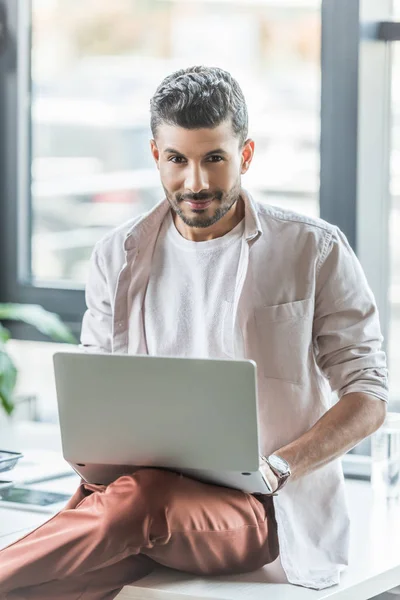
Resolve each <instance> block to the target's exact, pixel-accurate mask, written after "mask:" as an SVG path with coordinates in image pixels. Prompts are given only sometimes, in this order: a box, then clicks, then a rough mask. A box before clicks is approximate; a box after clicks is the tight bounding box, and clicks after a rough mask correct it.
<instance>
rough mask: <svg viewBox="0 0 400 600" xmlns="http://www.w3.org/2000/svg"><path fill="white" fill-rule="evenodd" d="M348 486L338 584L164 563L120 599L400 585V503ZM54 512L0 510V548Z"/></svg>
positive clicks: (274, 595) (260, 598)
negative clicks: (346, 559) (285, 581)
mask: <svg viewBox="0 0 400 600" xmlns="http://www.w3.org/2000/svg"><path fill="white" fill-rule="evenodd" d="M54 449H55V448H54ZM78 483H79V478H78V477H77V476H73V477H71V478H65V479H60V480H57V481H54V482H46V483H42V484H36V486H35V487H37V488H40V489H48V490H50V489H51V490H54V491H62V492H68V493H71V494H72V493H73V491H74V490H75V489H76V486H77V484H78ZM346 488H347V493H348V501H349V509H350V516H351V523H352V525H351V528H352V529H351V546H350V566H349V568H348V569H347V570H346V571H345V572H343V573H342V577H341V583H340V585H339V586H334V587H332V588H328V589H326V590H321V591H315V590H309V589H305V588H301V587H298V586H293V585H282V584H273V583H270V582H268V578H267V576H266V574H265V572H264V570H263V569H261V570H259V571H256V572H254V573H250V574H245V575H238V576H229V577H228V576H225V577H213V578H198V577H193V576H188V575H186V574H184V573H181V572H178V571H173V570H170V569H164V568H161V567H160V569H157V571H156V572H154V573H152V574H151V575H149V576H148V577H145V578H143V579H141V580H140V581H138V582H137V583H136V584H134V585H131V586H126V587H125V588H124V589H123V590H122V591H121V592H120V594H118V600H146V599H148V600H172V599H175V598H182V600H184V599H186V600H188V599H189V598H190V599H192V600H199V599H205V598H207V599H208V600H268V599H269V598H270V599H271V600H272V599H273V600H312V599H315V600H323V599H328V598H329V599H331V600H333V599H335V600H367V599H368V598H373V597H374V596H376V595H378V594H379V593H381V592H384V591H386V590H389V589H391V588H393V587H395V586H396V585H400V502H399V503H396V502H391V503H386V502H381V501H379V500H378V499H376V498H374V496H373V494H372V490H371V487H370V485H369V484H368V483H366V482H359V481H352V480H347V481H346ZM50 516H51V515H43V514H39V513H35V514H33V513H27V512H25V511H19V510H9V509H0V548H2V547H4V546H6V545H8V544H9V543H12V542H13V541H15V540H16V539H18V538H19V537H21V536H22V535H25V533H27V532H28V531H30V530H31V529H33V528H34V527H37V526H38V525H40V524H41V523H43V522H44V521H46V520H47V519H48V518H49V517H50ZM10 523H11V524H12V527H10ZM10 529H12V531H10ZM393 598H394V596H393Z"/></svg>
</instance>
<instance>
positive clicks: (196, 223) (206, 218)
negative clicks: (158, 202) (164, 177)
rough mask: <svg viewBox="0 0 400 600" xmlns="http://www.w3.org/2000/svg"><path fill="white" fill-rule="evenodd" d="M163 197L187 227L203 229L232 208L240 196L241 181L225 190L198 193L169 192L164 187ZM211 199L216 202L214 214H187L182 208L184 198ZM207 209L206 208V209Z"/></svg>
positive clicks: (193, 199)
mask: <svg viewBox="0 0 400 600" xmlns="http://www.w3.org/2000/svg"><path fill="white" fill-rule="evenodd" d="M163 188H164V192H165V197H166V198H167V200H168V202H169V204H170V206H171V208H172V210H173V211H174V212H175V213H176V214H177V215H178V216H179V217H180V218H181V219H182V221H183V222H184V223H185V225H187V226H188V227H199V228H203V229H205V228H206V227H211V225H214V223H217V222H218V221H219V220H220V219H222V217H224V216H225V215H226V214H227V213H228V212H229V211H230V209H231V208H232V206H233V205H234V204H235V203H236V202H237V201H238V200H239V198H240V190H241V182H240V180H238V181H237V182H236V183H235V184H234V186H233V187H232V188H231V189H230V190H229V191H227V192H224V191H223V190H216V191H214V192H212V193H204V192H203V193H199V194H180V193H177V194H170V193H169V192H168V190H167V189H166V188H165V187H164V185H163ZM211 199H212V200H213V201H216V202H217V203H218V206H217V208H216V209H215V210H214V214H212V215H207V214H202V213H199V214H194V215H193V214H192V215H190V216H189V215H188V214H187V213H186V212H185V211H184V210H183V209H182V203H183V202H184V201H185V200H192V201H195V200H199V201H200V200H211ZM206 210H208V209H206Z"/></svg>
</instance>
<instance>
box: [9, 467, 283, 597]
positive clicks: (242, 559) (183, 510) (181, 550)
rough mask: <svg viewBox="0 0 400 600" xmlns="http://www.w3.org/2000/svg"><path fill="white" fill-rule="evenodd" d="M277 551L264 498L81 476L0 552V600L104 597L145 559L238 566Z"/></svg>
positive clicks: (185, 484) (185, 481)
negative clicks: (60, 501) (58, 503)
mask: <svg viewBox="0 0 400 600" xmlns="http://www.w3.org/2000/svg"><path fill="white" fill-rule="evenodd" d="M278 553H279V546H278V539H277V531H276V522H275V517H274V512H273V505H272V500H271V499H267V502H266V503H265V505H263V504H261V503H260V502H258V500H256V499H255V498H254V497H253V496H251V495H250V494H246V493H244V492H240V491H237V490H232V489H229V488H223V487H219V486H215V485H210V484H206V483H202V482H199V481H196V480H193V479H191V478H188V477H183V476H181V475H178V474H176V473H172V472H169V471H166V470H161V469H140V470H138V471H136V472H135V473H133V474H132V475H124V476H122V477H120V478H119V479H117V480H116V481H114V482H113V483H111V484H110V485H109V486H107V487H106V486H91V485H88V484H85V483H82V484H81V485H80V487H79V489H78V490H77V492H76V493H75V494H74V496H73V497H72V498H71V500H70V501H69V502H68V503H67V505H66V507H65V508H64V509H63V510H62V511H61V512H59V513H58V514H57V515H55V516H54V517H52V518H51V519H49V520H48V521H47V522H46V523H44V524H43V525H41V526H40V527H38V528H37V529H35V530H34V531H32V532H31V533H29V534H27V535H26V536H25V537H23V538H21V539H20V540H17V541H16V542H14V543H13V544H11V545H10V546H8V547H6V548H4V549H3V550H1V551H0V564H1V571H0V598H1V599H2V600H3V598H4V599H7V600H22V599H25V598H29V599H35V600H39V599H40V600H42V599H43V598H51V597H52V598H53V599H56V598H59V599H60V600H61V599H62V600H78V598H79V599H82V600H83V599H85V600H86V599H87V600H89V599H90V600H100V599H103V600H105V599H106V598H107V600H108V599H111V598H114V597H115V596H116V595H117V594H118V592H119V590H120V589H121V588H122V587H123V586H124V585H127V584H129V583H133V582H134V581H136V580H137V579H139V578H140V577H143V575H145V574H147V573H148V572H150V571H151V570H152V566H153V564H154V563H152V561H155V562H157V563H160V564H163V565H166V566H169V567H172V568H176V569H180V570H183V571H187V572H190V573H195V574H222V573H240V572H247V571H252V570H255V569H258V568H260V567H261V566H263V565H265V564H268V563H271V562H272V561H274V560H275V559H276V557H277V556H278ZM145 557H148V558H149V559H151V560H146V558H145ZM1 594H3V597H2V596H1ZM18 594H20V595H18Z"/></svg>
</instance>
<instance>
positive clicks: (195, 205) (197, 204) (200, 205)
mask: <svg viewBox="0 0 400 600" xmlns="http://www.w3.org/2000/svg"><path fill="white" fill-rule="evenodd" d="M212 201H213V199H211V200H201V201H197V202H196V201H194V200H185V204H187V205H188V206H190V208H192V209H194V210H204V209H205V208H207V206H210V204H211V202H212Z"/></svg>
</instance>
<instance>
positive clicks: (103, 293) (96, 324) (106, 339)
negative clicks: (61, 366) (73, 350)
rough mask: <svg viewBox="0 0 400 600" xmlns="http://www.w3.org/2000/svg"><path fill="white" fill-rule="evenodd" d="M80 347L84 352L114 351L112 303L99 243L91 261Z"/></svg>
mask: <svg viewBox="0 0 400 600" xmlns="http://www.w3.org/2000/svg"><path fill="white" fill-rule="evenodd" d="M85 298H86V306H87V310H86V312H85V314H84V316H83V320H82V329H81V343H80V346H79V347H80V348H81V350H83V351H84V352H112V305H111V297H110V291H109V288H108V285H107V280H106V276H105V273H104V268H103V265H102V259H101V255H100V252H99V247H98V245H96V246H95V248H94V250H93V252H92V256H91V258H90V263H89V273H88V278H87V282H86V290H85Z"/></svg>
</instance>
